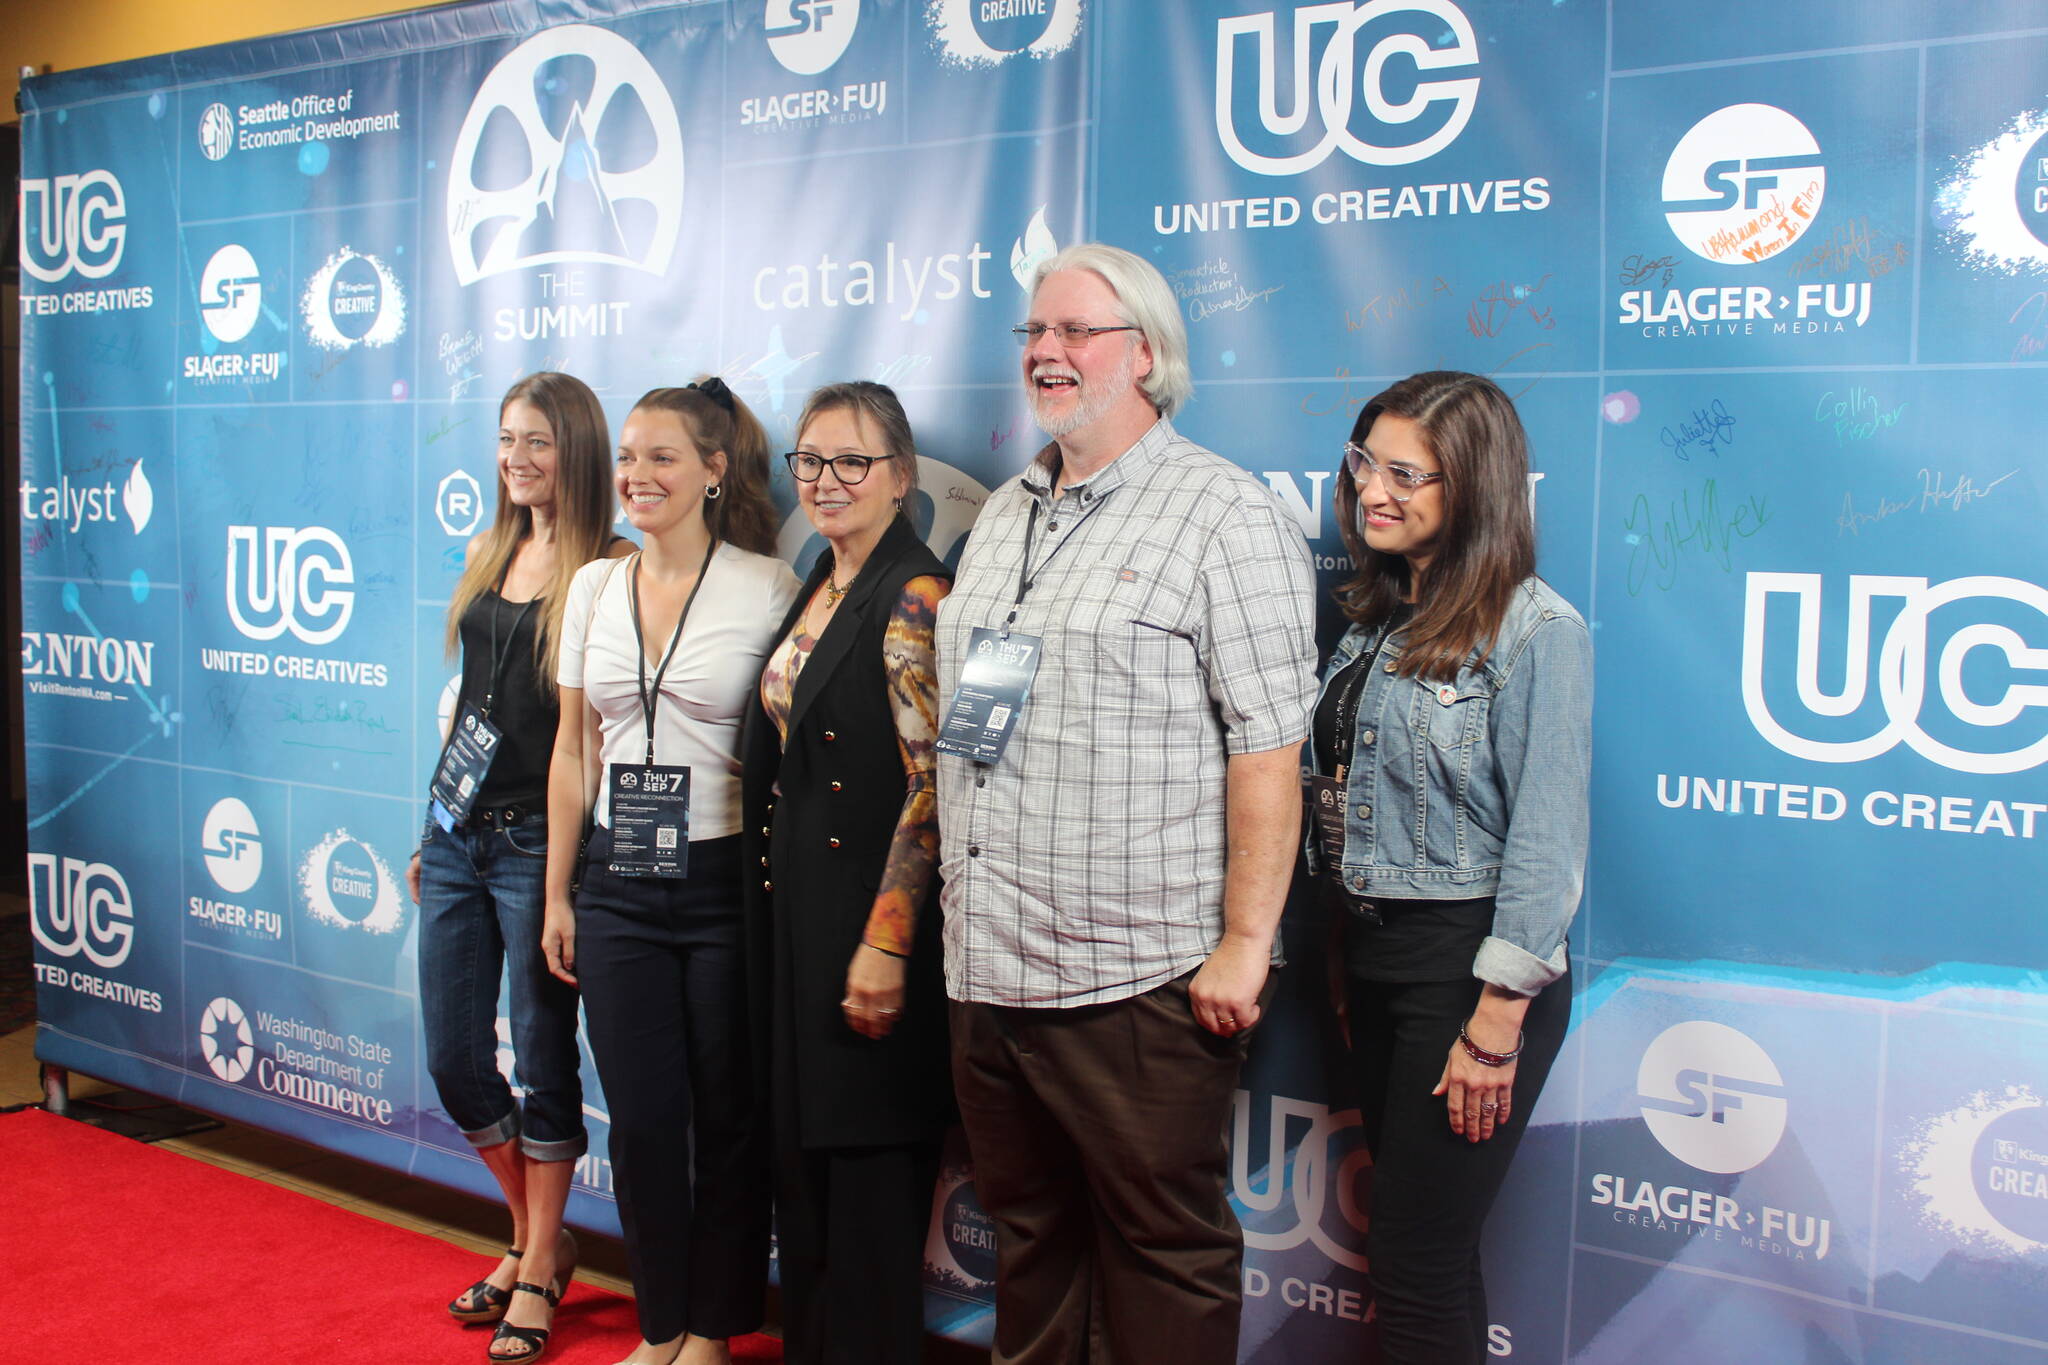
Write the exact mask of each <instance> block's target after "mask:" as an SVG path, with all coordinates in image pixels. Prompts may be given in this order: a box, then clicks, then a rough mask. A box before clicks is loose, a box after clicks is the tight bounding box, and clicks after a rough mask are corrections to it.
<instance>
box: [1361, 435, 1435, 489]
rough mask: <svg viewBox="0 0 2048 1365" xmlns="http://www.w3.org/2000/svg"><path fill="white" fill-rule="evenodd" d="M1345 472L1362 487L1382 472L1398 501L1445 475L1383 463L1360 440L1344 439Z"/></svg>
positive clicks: (1410, 466) (1408, 466)
mask: <svg viewBox="0 0 2048 1365" xmlns="http://www.w3.org/2000/svg"><path fill="white" fill-rule="evenodd" d="M1344 472H1345V473H1347V474H1349V475H1350V476H1351V477H1352V479H1354V480H1355V481H1356V482H1357V483H1358V486H1359V487H1360V488H1363V487H1364V486H1365V485H1366V484H1368V483H1370V482H1371V481H1372V476H1373V475H1375V474H1377V475H1379V476H1380V477H1381V478H1382V479H1384V480H1385V481H1386V485H1387V496H1388V497H1390V498H1392V499H1393V500H1394V501H1395V502H1408V501H1410V500H1411V499H1413V498H1414V496H1415V495H1416V493H1417V492H1419V491H1420V490H1421V489H1422V488H1423V487H1424V486H1425V485H1427V484H1432V483H1435V482H1437V480H1439V479H1441V478H1443V475H1442V474H1441V473H1425V472H1424V471H1422V470H1420V469H1417V468H1415V467H1414V466H1413V465H1405V464H1381V463H1380V462H1379V461H1378V460H1375V459H1374V458H1373V457H1372V456H1371V455H1370V454H1368V453H1367V451H1366V449H1365V447H1364V446H1362V445H1360V444H1358V442H1356V441H1346V442H1345V443H1344ZM1403 489H1405V490H1407V491H1406V492H1405V494H1404V493H1403V492H1402V491H1401V490H1403Z"/></svg>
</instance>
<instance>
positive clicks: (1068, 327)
mask: <svg viewBox="0 0 2048 1365" xmlns="http://www.w3.org/2000/svg"><path fill="white" fill-rule="evenodd" d="M1143 330H1144V329H1143V328H1141V327H1137V326H1135V325H1133V324H1131V323H1128V322H1126V323H1121V324H1119V325H1117V326H1115V327H1090V326H1089V325H1088V324H1087V323H1085V322H1062V323H1058V324H1056V325H1053V326H1047V325H1046V324H1045V323H1042V322H1027V323H1025V324H1024V325H1023V326H1021V327H1012V328H1011V329H1010V335H1011V336H1013V337H1015V338H1017V344H1018V345H1019V346H1029V345H1030V344H1031V343H1032V342H1034V341H1036V340H1038V339H1039V338H1040V337H1042V336H1044V335H1045V334H1046V333H1047V332H1051V333H1052V334H1053V335H1054V336H1056V337H1058V338H1059V339H1060V345H1062V346H1064V347H1066V348H1067V349H1068V350H1070V351H1078V350H1080V349H1082V348H1083V347H1084V346H1086V345H1087V344H1088V343H1089V342H1091V341H1093V340H1095V338H1097V337H1099V336H1101V335H1102V334H1103V333H1104V332H1138V331H1143Z"/></svg>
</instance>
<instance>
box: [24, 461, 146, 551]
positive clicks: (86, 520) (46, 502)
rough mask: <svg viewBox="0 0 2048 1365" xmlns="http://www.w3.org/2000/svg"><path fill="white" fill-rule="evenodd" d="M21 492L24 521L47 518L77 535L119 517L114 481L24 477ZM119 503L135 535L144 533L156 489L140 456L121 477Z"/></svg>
mask: <svg viewBox="0 0 2048 1365" xmlns="http://www.w3.org/2000/svg"><path fill="white" fill-rule="evenodd" d="M20 492H21V519H22V520H23V521H24V522H30V523H33V522H44V523H47V524H49V525H50V526H51V527H53V528H54V527H61V528H63V529H64V530H65V531H66V532H68V533H70V534H72V535H76V534H77V533H78V532H79V531H81V530H83V529H84V528H85V527H87V526H93V525H98V524H100V523H103V522H112V521H115V520H118V517H117V515H116V512H115V499H116V492H115V489H114V485H113V484H112V483H93V484H88V483H73V482H72V481H71V476H70V475H69V474H60V475H59V476H58V478H57V482H55V483H52V484H38V483H34V482H32V481H30V480H28V479H23V480H22V481H21V489H20ZM119 506H120V511H121V512H122V513H125V514H126V515H127V517H128V525H129V527H130V528H131V529H132V530H133V531H134V532H135V534H136V535H138V536H139V535H141V534H142V531H143V528H144V527H146V526H148V525H149V519H150V517H151V516H152V515H154V514H155V512H156V489H155V488H153V487H151V486H150V482H149V476H148V475H147V474H145V473H143V472H142V461H141V460H139V459H138V460H137V461H136V462H135V467H134V468H133V469H130V470H129V471H128V477H127V478H126V479H125V480H123V481H122V484H121V488H120V490H119ZM36 533H37V532H36V531H35V530H31V531H30V533H29V534H30V536H31V537H33V536H35V535H36Z"/></svg>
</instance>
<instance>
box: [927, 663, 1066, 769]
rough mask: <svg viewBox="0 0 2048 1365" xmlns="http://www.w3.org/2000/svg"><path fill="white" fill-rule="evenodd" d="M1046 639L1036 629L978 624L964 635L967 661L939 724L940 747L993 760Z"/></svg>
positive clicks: (1027, 691) (1012, 726) (1012, 727)
mask: <svg viewBox="0 0 2048 1365" xmlns="http://www.w3.org/2000/svg"><path fill="white" fill-rule="evenodd" d="M1044 644H1045V642H1044V641H1043V640H1041V639H1040V638H1039V637H1038V636H1036V635H1007V636H1006V635H1003V634H1002V633H1000V632H998V631H993V630H976V631H975V632H974V633H973V634H972V635H970V636H969V637H968V640H967V662H966V664H964V665H963V666H962V667H961V669H960V685H959V686H958V687H956V688H954V689H953V698H952V700H951V701H949V702H948V703H947V704H946V714H945V718H944V720H943V722H942V723H941V725H940V726H939V740H938V750H939V752H940V753H942V754H955V755H958V756H959V757H961V758H971V759H973V760H974V761H975V762H976V763H994V762H995V761H997V760H998V759H1000V758H1001V757H1002V756H1003V750H1004V749H1006V748H1008V747H1009V744H1010V736H1011V735H1012V734H1014V733H1016V729H1017V718H1018V716H1019V715H1020V714H1021V713H1022V712H1023V710H1024V702H1025V699H1026V698H1028V697H1029V696H1030V695H1031V681H1032V679H1034V678H1036V677H1037V676H1038V656H1039V651H1040V650H1041V649H1042V648H1043V647H1044Z"/></svg>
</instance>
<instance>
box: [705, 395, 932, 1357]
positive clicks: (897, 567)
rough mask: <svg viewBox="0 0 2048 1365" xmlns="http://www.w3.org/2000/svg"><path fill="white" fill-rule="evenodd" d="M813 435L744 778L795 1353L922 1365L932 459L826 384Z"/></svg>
mask: <svg viewBox="0 0 2048 1365" xmlns="http://www.w3.org/2000/svg"><path fill="white" fill-rule="evenodd" d="M797 433H798V434H797V443H796V444H797V448H796V449H795V450H794V451H791V452H790V453H789V454H788V455H787V456H785V457H784V458H785V459H786V460H787V461H788V462H789V466H790V472H791V473H792V474H793V475H794V476H795V477H796V481H797V501H798V502H799V503H800V504H801V505H802V507H803V509H804V512H805V513H806V514H807V515H808V516H809V517H810V519H811V524H812V525H813V526H815V527H817V529H818V532H819V534H821V535H822V536H824V537H825V539H826V541H827V543H828V545H829V548H828V549H827V550H826V552H825V553H824V554H822V555H820V556H819V558H818V563H817V565H816V567H815V568H813V569H812V570H811V575H810V579H809V581H808V582H806V583H805V584H804V587H803V589H802V590H801V591H800V592H799V593H798V594H797V598H796V604H795V605H794V606H793V607H792V608H791V609H790V611H789V614H788V615H787V616H785V617H784V618H783V620H782V624H781V626H780V628H779V629H778V631H777V633H776V638H777V639H778V640H779V641H780V643H779V644H777V645H776V646H775V648H774V649H773V650H772V651H771V652H770V654H769V656H768V665H767V668H766V669H765V670H764V671H763V673H762V675H761V684H760V686H759V687H758V688H756V689H755V695H754V700H753V708H752V714H751V715H750V716H749V717H748V721H747V741H746V748H745V763H744V765H743V769H742V771H743V778H742V781H743V783H744V787H745V803H746V812H747V819H746V835H747V846H746V856H745V862H746V863H747V865H748V868H749V888H750V889H749V902H750V904H749V910H750V913H751V925H750V942H751V944H752V946H753V950H754V964H755V971H754V975H755V982H756V1002H757V1007H759V1008H761V1009H763V1010H764V1011H765V1013H766V1016H767V1019H768V1024H767V1031H768V1035H769V1038H770V1045H769V1049H768V1057H769V1067H770V1075H769V1078H768V1090H769V1093H770V1095H771V1096H772V1106H771V1107H772V1110H773V1114H774V1124H775V1168H776V1170H775V1204H776V1227H777V1231H778V1233H779V1235H780V1246H781V1264H782V1310H783V1311H782V1322H783V1349H784V1350H785V1351H786V1352H787V1354H788V1358H789V1359H790V1360H791V1361H793V1362H803V1363H804V1365H855V1363H856V1362H858V1363H859V1365H915V1362H917V1361H918V1360H920V1359H921V1358H922V1343H923V1336H924V1302H923V1294H922V1290H921V1287H920V1277H921V1272H922V1267H923V1259H924V1258H923V1252H924V1239H925V1229H926V1224H927V1222H928V1220H929V1218H930V1214H931V1197H932V1181H933V1178H934V1177H935V1175H936V1173H937V1168H938V1154H939V1138H940V1135H941V1133H942V1131H943V1129H944V1126H945V1124H946V1122H947V1120H948V1118H949V1117H950V1115H951V1112H952V1086H951V1083H950V1080H949V1076H948V1069H947V1068H948V1062H947V1031H946V1013H945V1010H946V1000H945V988H944V982H943V980H942V974H941V969H940V962H939V942H938V937H939V935H938V931H939V916H938V914H937V913H936V910H937V907H936V904H935V901H936V896H935V895H934V894H933V893H934V891H935V890H936V886H935V880H934V878H933V875H932V873H933V868H934V865H935V864H936V862H937V859H938V846H939V830H938V818H937V812H936V810H935V808H934V799H935V796H934V782H933V772H934V757H935V756H934V751H933V748H932V745H933V742H934V740H935V739H936V738H937V730H938V724H937V713H938V674H937V668H936V666H935V663H934V657H933V651H932V625H933V622H934V621H935V620H936V618H937V612H938V604H939V599H940V598H942V597H944V596H945V594H946V591H947V588H948V587H949V586H950V583H951V575H950V574H949V573H948V572H947V570H946V568H945V566H944V565H942V564H941V563H940V562H939V561H938V559H937V558H935V557H934V556H933V555H932V553H931V551H930V550H928V549H926V548H925V546H924V544H923V543H922V542H921V541H920V540H919V539H918V536H917V532H916V530H915V529H914V528H913V527H912V525H911V522H910V518H909V517H908V516H906V515H905V514H904V512H903V511H902V507H903V502H904V500H905V499H906V498H908V497H910V496H911V495H912V494H913V493H914V492H915V491H916V488H917V448H916V445H915V444H914V442H913V441H912V438H911V432H910V423H909V422H908V421H907V420H906V419H905V417H904V415H903V409H902V407H901V405H899V404H898V402H897V400H896V395H895V394H894V393H893V392H891V391H890V390H889V389H888V388H886V387H884V386H882V385H880V384H873V383H865V382H862V383H851V384H833V385H830V386H828V387H826V388H823V389H820V390H818V392H816V393H814V394H812V395H811V398H810V401H809V402H808V403H807V404H806V405H805V407H804V412H803V416H802V418H801V420H800V421H799V422H798V424H797Z"/></svg>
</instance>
